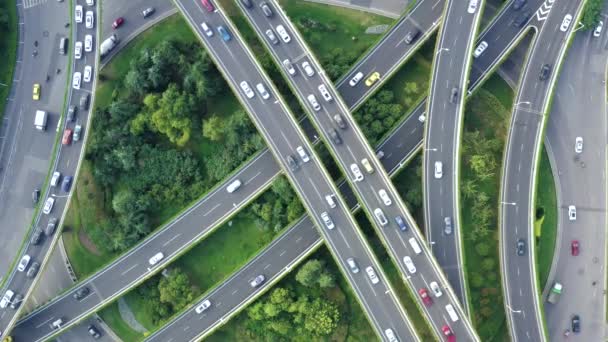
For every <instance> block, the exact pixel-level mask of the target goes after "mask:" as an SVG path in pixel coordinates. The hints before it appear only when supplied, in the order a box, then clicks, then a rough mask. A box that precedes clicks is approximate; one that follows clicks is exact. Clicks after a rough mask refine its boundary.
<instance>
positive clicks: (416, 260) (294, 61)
mask: <svg viewBox="0 0 608 342" xmlns="http://www.w3.org/2000/svg"><path fill="white" fill-rule="evenodd" d="M267 4H269V5H271V6H272V7H273V8H274V9H273V11H274V12H275V14H274V15H273V16H267V15H265V14H264V12H263V11H262V10H261V8H260V7H259V6H257V5H256V3H255V2H254V6H251V7H249V8H248V7H246V6H244V5H242V3H240V2H239V5H240V7H241V10H242V12H243V13H244V14H245V16H246V17H247V18H248V19H249V21H250V23H251V24H252V26H253V27H254V29H255V31H256V32H257V33H258V35H259V36H260V38H261V39H262V40H263V41H264V42H265V43H266V46H267V48H268V49H269V50H270V52H271V55H272V56H273V57H274V59H275V62H276V63H277V64H278V65H283V68H282V70H283V73H284V75H285V76H286V78H287V79H288V81H289V83H290V85H291V86H292V89H294V90H295V92H296V95H297V96H298V97H299V99H301V102H302V106H303V107H304V108H306V109H307V110H308V113H309V114H310V116H311V117H312V119H313V122H314V124H315V126H316V127H317V128H318V129H319V131H320V132H321V134H322V135H323V136H324V137H325V142H326V144H327V145H328V147H329V150H330V152H332V154H333V155H334V159H335V160H336V161H337V162H338V164H339V165H340V166H341V167H342V170H343V172H344V173H345V177H346V179H347V180H349V183H350V185H351V187H352V188H353V189H354V191H355V194H356V195H357V198H358V199H359V203H361V204H362V207H363V208H364V209H365V210H366V212H367V215H368V217H369V218H370V222H372V224H373V225H374V226H375V227H376V228H377V231H378V232H379V233H380V236H381V238H382V239H383V242H384V243H385V245H387V247H388V250H389V255H391V256H392V258H393V261H394V262H395V264H396V265H397V266H398V269H400V270H401V273H402V277H403V278H404V279H406V280H405V283H406V284H407V285H408V286H409V287H410V289H411V291H412V292H415V293H416V292H420V291H426V292H427V293H428V295H429V296H431V295H432V294H431V287H430V283H431V282H433V281H436V282H440V283H444V291H443V292H444V295H443V296H441V297H436V298H434V301H435V304H434V305H431V304H429V303H426V304H424V303H423V298H421V296H423V295H420V296H419V297H418V298H419V300H420V307H421V308H423V311H424V313H425V314H426V316H427V317H428V320H429V321H430V322H431V323H432V326H433V327H434V332H435V333H436V335H437V336H441V335H442V328H443V327H444V326H449V327H450V328H451V329H452V330H453V331H454V332H455V334H456V335H458V336H462V337H466V338H467V339H469V340H475V339H476V334H475V332H474V330H473V328H472V326H471V325H470V323H469V322H468V318H467V317H466V316H465V314H464V312H463V311H462V309H460V305H459V303H458V301H457V300H456V297H455V296H454V295H453V293H452V292H451V290H450V289H449V288H448V287H447V286H445V285H446V282H445V281H444V277H443V275H442V274H441V270H440V269H439V267H438V265H437V264H436V263H435V262H434V261H433V260H432V256H430V253H429V252H428V250H427V249H426V244H425V242H424V240H423V239H422V237H421V235H420V233H419V231H418V229H417V227H416V224H415V222H414V220H413V219H412V218H411V215H410V214H409V213H408V212H407V210H406V208H405V205H404V204H403V203H402V201H401V199H400V196H399V194H398V193H397V191H396V189H395V188H394V186H393V185H392V183H391V182H390V180H389V178H388V175H387V174H386V173H385V171H384V170H383V169H382V168H381V167H380V163H379V162H378V161H377V159H376V156H375V153H374V151H373V150H372V149H371V148H370V147H369V145H368V143H367V139H366V138H365V136H364V135H363V133H362V132H361V130H360V129H359V128H358V126H357V123H356V122H355V120H354V118H353V117H352V115H351V114H350V112H349V110H348V109H347V107H346V105H344V103H343V102H342V100H341V98H340V97H339V96H337V92H336V91H335V89H334V88H333V85H332V84H331V81H330V80H329V79H328V78H327V77H326V76H325V71H324V70H323V69H322V67H321V65H320V63H318V62H317V61H316V59H315V58H314V56H313V54H312V52H311V50H310V49H309V48H308V47H307V46H306V44H305V43H304V40H303V39H302V38H301V37H300V35H299V33H298V32H297V30H296V28H295V26H293V25H292V23H291V22H290V21H289V19H288V18H287V15H286V14H285V13H284V12H283V10H282V9H281V8H280V6H279V5H278V4H277V3H276V2H274V1H269V2H267ZM268 30H270V32H271V33H272V32H276V34H277V36H279V39H276V40H274V41H273V39H272V38H269V37H268V36H269V35H270V34H269V33H268V32H269V31H268ZM283 30H284V31H285V33H284V34H281V32H282V31H283ZM279 41H280V42H279ZM410 43H411V42H410ZM285 61H289V63H291V65H292V68H294V69H295V70H297V71H295V73H294V72H293V71H292V72H290V71H289V69H290V68H289V67H285V64H284V63H286V62H285ZM282 63H283V64H282ZM372 71H373V72H375V73H376V74H375V75H377V77H378V78H380V77H382V76H381V75H380V74H379V73H378V72H377V71H375V70H372ZM371 75H374V74H373V73H372V74H371ZM369 77H373V76H370V74H367V75H362V76H361V77H360V78H359V81H358V82H359V83H357V84H353V82H352V80H350V81H349V86H350V87H352V88H368V87H369V86H371V85H372V84H373V82H372V83H370V78H369ZM377 81H378V79H376V81H375V82H377ZM337 115H338V116H340V118H341V119H338V118H336V116H337ZM341 121H342V123H340V122H341ZM338 137H339V138H338ZM355 167H356V168H358V171H357V170H353V168H355ZM396 220H401V223H400V224H402V225H407V226H409V227H410V229H409V230H408V231H401V229H400V227H399V224H398V222H396ZM406 262H411V264H412V265H414V267H415V272H412V271H411V267H408V265H406ZM447 305H451V308H453V309H454V310H455V311H456V314H457V316H458V317H460V319H458V318H456V319H452V320H450V319H449V315H448V313H447V312H446V310H448V309H446V306H447Z"/></svg>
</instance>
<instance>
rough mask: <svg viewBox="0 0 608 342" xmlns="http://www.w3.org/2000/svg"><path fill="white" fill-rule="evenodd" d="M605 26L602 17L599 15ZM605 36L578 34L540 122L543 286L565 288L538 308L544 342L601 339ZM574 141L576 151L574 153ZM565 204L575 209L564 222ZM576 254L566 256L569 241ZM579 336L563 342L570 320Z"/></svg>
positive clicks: (607, 54) (603, 314) (607, 52)
mask: <svg viewBox="0 0 608 342" xmlns="http://www.w3.org/2000/svg"><path fill="white" fill-rule="evenodd" d="M603 17H604V18H603V20H604V22H606V16H605V15H604V16H603ZM607 38H608V37H607V36H606V31H604V32H602V34H601V36H600V37H593V35H592V31H590V32H579V33H578V34H577V35H576V38H575V39H574V42H573V43H572V46H571V47H570V50H569V52H568V55H567V56H566V58H565V61H564V64H563V67H562V71H561V73H560V77H559V82H558V84H557V87H556V89H555V100H554V102H553V106H552V107H551V115H550V116H549V118H548V123H547V142H549V143H550V153H551V154H552V156H553V161H554V165H553V166H554V168H555V170H558V173H559V176H558V178H557V179H558V183H557V184H556V185H557V187H558V191H557V193H558V198H557V200H558V208H559V224H558V227H559V230H558V238H557V241H556V249H555V258H554V260H553V263H554V264H553V266H552V272H551V275H550V276H549V279H548V281H547V285H546V286H545V289H546V290H545V295H546V292H547V289H549V288H550V287H551V286H553V283H554V282H555V281H557V282H559V283H561V284H562V285H563V286H564V291H563V293H562V296H561V298H560V301H559V302H558V303H557V304H554V305H553V304H549V303H546V302H545V304H544V309H545V317H546V320H547V328H548V331H549V340H551V341H566V340H571V341H605V340H606V294H605V291H606V283H605V281H606V263H605V261H606V229H602V227H606V193H607V191H606V146H607V145H606V142H607V141H606V134H607V133H606V128H607V127H606V85H605V79H606V78H605V71H606V58H607V57H608V50H607V49H606V42H607ZM576 137H582V138H583V151H582V153H580V154H579V153H576V152H575V150H574V146H575V139H576ZM568 205H575V206H576V209H577V217H576V221H574V222H570V221H569V220H568V211H567V207H568ZM575 240H576V241H578V242H579V255H578V256H574V255H572V242H573V241H575ZM575 314H576V315H579V316H580V318H581V332H580V333H578V334H571V335H570V336H569V338H568V339H566V338H565V337H564V336H563V333H564V331H565V330H566V329H572V328H571V319H572V316H573V315H575Z"/></svg>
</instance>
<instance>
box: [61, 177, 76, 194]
mask: <svg viewBox="0 0 608 342" xmlns="http://www.w3.org/2000/svg"><path fill="white" fill-rule="evenodd" d="M73 178H74V177H72V176H65V177H63V182H61V190H63V191H65V192H70V187H71V186H72V179H73Z"/></svg>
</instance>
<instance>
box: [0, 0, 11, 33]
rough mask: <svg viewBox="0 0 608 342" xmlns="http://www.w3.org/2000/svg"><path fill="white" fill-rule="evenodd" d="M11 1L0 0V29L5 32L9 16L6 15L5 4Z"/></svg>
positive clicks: (7, 27) (7, 28)
mask: <svg viewBox="0 0 608 342" xmlns="http://www.w3.org/2000/svg"><path fill="white" fill-rule="evenodd" d="M9 3H11V2H10V1H0V31H1V32H7V31H8V30H9V29H10V28H9V23H10V18H9V16H8V8H6V5H7V4H9Z"/></svg>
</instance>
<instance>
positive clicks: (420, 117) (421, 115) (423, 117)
mask: <svg viewBox="0 0 608 342" xmlns="http://www.w3.org/2000/svg"><path fill="white" fill-rule="evenodd" d="M418 121H420V122H425V121H426V115H424V114H420V116H419V117H418Z"/></svg>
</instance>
